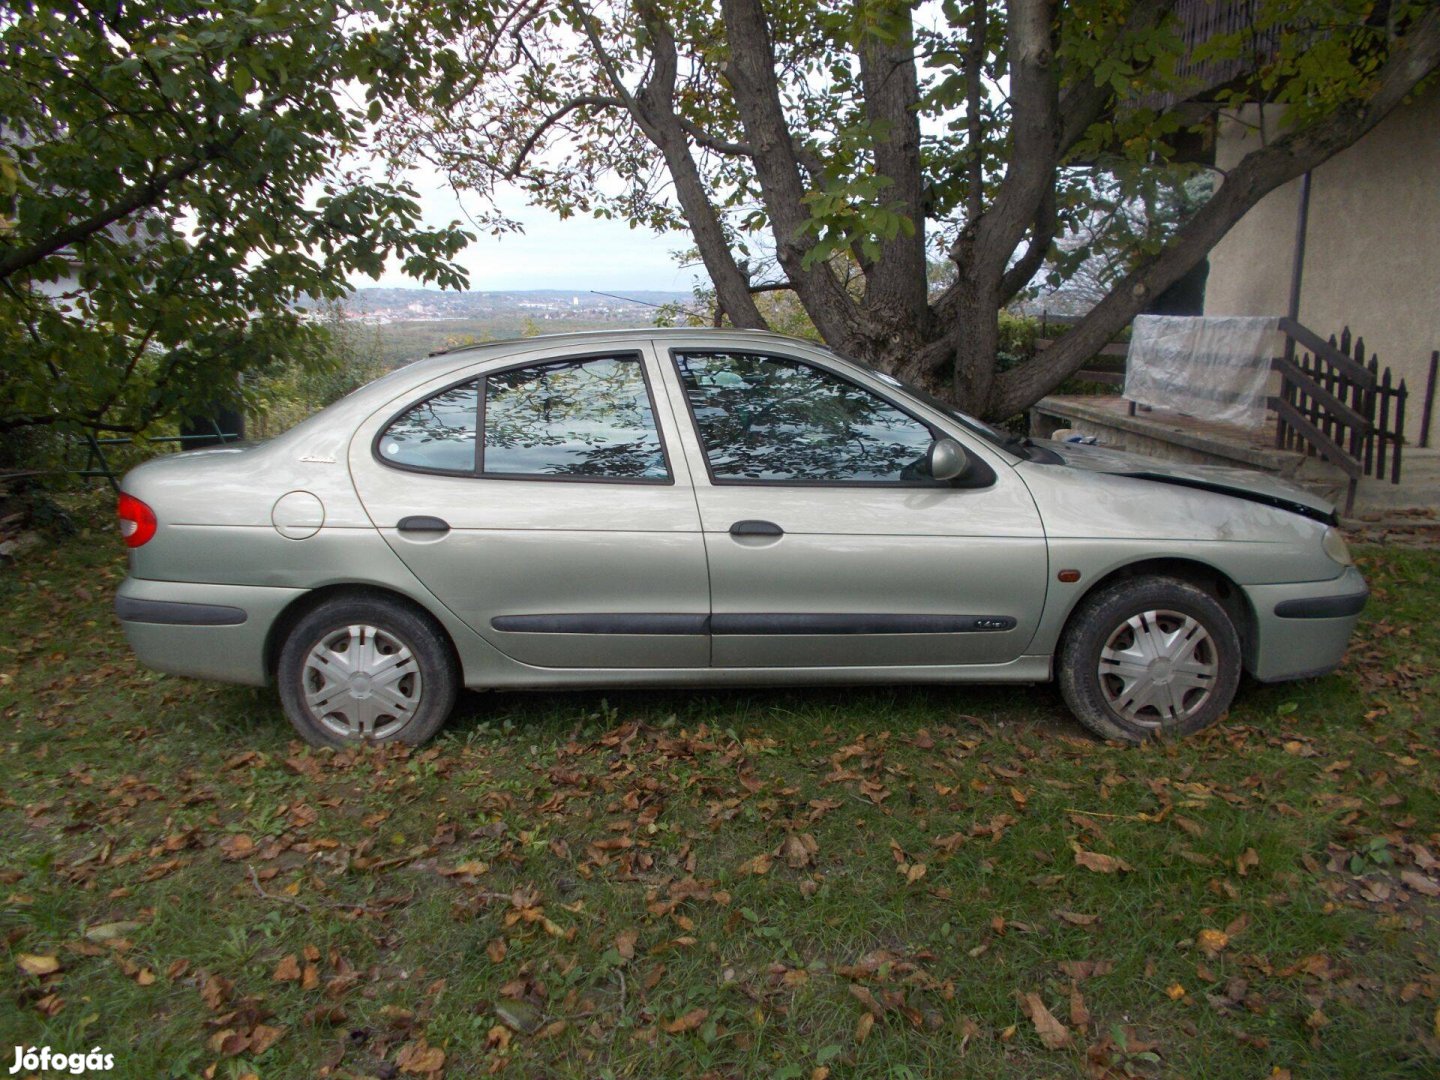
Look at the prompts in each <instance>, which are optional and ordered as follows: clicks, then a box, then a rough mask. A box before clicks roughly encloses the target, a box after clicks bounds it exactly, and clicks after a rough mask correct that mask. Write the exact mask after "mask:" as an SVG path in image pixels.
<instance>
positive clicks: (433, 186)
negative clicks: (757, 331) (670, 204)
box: [351, 172, 697, 293]
mask: <svg viewBox="0 0 1440 1080" xmlns="http://www.w3.org/2000/svg"><path fill="white" fill-rule="evenodd" d="M410 180H411V183H413V184H414V185H415V188H416V190H417V191H418V192H419V194H420V201H421V205H422V206H423V207H424V210H425V221H426V223H427V224H430V225H436V226H440V225H445V224H448V223H449V222H451V221H454V220H456V219H459V220H460V221H462V222H467V228H469V230H470V231H471V232H474V233H476V234H477V238H476V240H475V241H474V242H473V243H472V244H471V245H470V246H469V247H467V248H466V249H465V250H464V251H462V252H461V253H460V255H459V261H460V262H461V263H462V264H463V265H464V266H465V267H466V268H467V269H468V270H469V271H470V288H471V289H474V290H476V291H478V292H493V291H508V290H511V289H587V290H589V289H597V290H600V291H603V292H620V293H624V292H625V291H626V290H635V289H662V290H678V291H683V292H689V291H690V289H691V287H692V286H693V284H694V282H695V279H696V274H697V269H682V268H681V267H680V265H679V263H677V262H676V260H675V259H674V258H673V257H672V254H671V253H672V252H674V251H677V250H683V249H685V248H687V247H689V246H690V238H689V236H688V235H680V234H675V235H672V236H666V237H660V236H656V235H655V234H653V233H651V232H648V231H646V230H643V229H631V228H630V227H629V226H628V225H626V224H624V223H623V222H618V221H597V220H595V219H594V218H589V217H572V218H569V219H568V220H566V221H561V220H560V219H559V218H557V217H555V216H554V215H553V214H551V213H549V212H548V211H545V210H537V209H535V208H533V207H529V206H526V205H525V202H524V199H523V198H522V197H521V196H520V194H519V193H518V192H516V193H515V194H514V195H512V196H511V197H510V198H507V199H506V200H505V201H504V203H503V206H504V209H505V210H506V211H507V212H508V213H509V214H510V216H512V217H514V218H516V219H517V220H519V221H522V222H523V223H524V225H525V231H524V232H523V233H507V234H506V235H504V236H501V237H494V236H491V235H490V234H489V233H488V232H486V231H484V230H483V229H476V228H474V227H471V226H469V225H468V220H467V218H466V216H465V209H464V206H463V204H462V202H461V201H460V200H457V198H456V196H455V193H454V192H453V191H452V190H451V189H450V187H449V185H448V184H446V183H445V182H444V180H442V179H441V178H440V177H439V176H438V175H436V174H434V173H428V174H422V173H418V172H417V173H416V174H414V175H412V176H411V177H410ZM470 197H471V198H473V196H470ZM351 284H353V285H354V286H355V287H356V288H360V289H363V288H365V287H367V286H372V285H384V286H388V287H391V288H419V287H421V286H420V283H419V282H417V281H414V280H413V279H411V278H407V277H406V276H405V275H404V274H402V273H400V271H399V268H398V267H392V268H391V269H390V270H389V271H388V272H387V273H386V274H385V276H384V277H382V278H381V279H380V280H379V281H378V282H377V281H372V280H371V279H370V278H368V277H365V276H363V275H357V276H356V277H354V278H353V279H352V280H351Z"/></svg>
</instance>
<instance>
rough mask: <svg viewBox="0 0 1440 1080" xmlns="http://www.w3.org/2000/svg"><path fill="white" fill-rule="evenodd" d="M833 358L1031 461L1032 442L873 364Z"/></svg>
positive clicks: (992, 443)
mask: <svg viewBox="0 0 1440 1080" xmlns="http://www.w3.org/2000/svg"><path fill="white" fill-rule="evenodd" d="M832 355H835V356H836V357H837V358H838V359H841V360H844V361H845V362H846V363H847V364H854V365H855V366H856V367H858V368H861V369H863V370H864V371H865V372H866V373H867V374H870V375H873V376H874V377H875V378H877V379H879V380H880V381H881V382H883V383H886V384H888V385H890V386H893V387H895V388H896V389H899V390H904V391H905V392H906V393H907V394H909V395H910V396H911V397H914V398H918V399H919V400H921V401H923V402H924V403H925V404H926V405H929V406H930V407H931V408H932V409H934V410H935V411H936V412H940V413H944V414H945V415H946V416H948V417H949V418H950V419H951V420H954V421H955V422H956V423H957V424H960V425H961V426H962V427H964V428H965V429H966V430H967V431H970V432H972V433H974V434H975V435H978V436H980V438H982V439H984V440H985V441H986V442H988V443H989V444H990V445H992V446H995V447H998V448H999V449H1001V450H1004V451H1005V452H1006V453H1007V454H1014V455H1015V456H1016V457H1022V458H1029V457H1030V451H1029V449H1028V448H1027V442H1028V440H1026V439H1024V438H1022V437H1021V436H1019V435H1012V434H1010V433H1009V432H1008V431H1001V430H1000V429H999V428H997V427H992V426H991V425H989V424H987V423H985V421H983V420H977V419H976V418H975V417H973V416H971V415H970V414H969V413H967V412H961V411H960V410H959V409H957V408H955V406H954V405H951V404H949V403H947V402H944V401H941V400H940V399H939V398H938V397H936V396H935V395H934V394H931V393H929V392H927V391H925V390H921V389H920V388H919V387H918V386H911V385H910V384H909V383H907V382H905V381H903V380H901V379H897V378H896V377H895V376H894V375H891V374H890V373H889V372H885V371H881V370H880V369H879V368H875V367H871V366H870V365H869V364H866V363H863V362H861V361H859V360H852V359H850V358H849V357H848V356H839V354H838V353H835V354H832Z"/></svg>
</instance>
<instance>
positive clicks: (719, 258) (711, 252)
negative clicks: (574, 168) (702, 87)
mask: <svg viewBox="0 0 1440 1080" xmlns="http://www.w3.org/2000/svg"><path fill="white" fill-rule="evenodd" d="M567 6H569V8H570V10H571V15H572V17H573V18H574V19H575V20H576V21H577V22H578V23H579V24H580V25H581V26H582V27H583V29H584V33H585V36H586V38H587V40H588V41H589V42H590V47H591V49H593V50H594V52H595V55H596V58H597V59H598V60H599V62H600V65H601V67H602V68H603V69H604V71H605V74H606V77H607V78H608V79H609V81H610V84H611V85H612V86H613V87H614V88H615V92H616V93H617V94H618V95H619V96H620V97H621V99H622V100H623V101H624V103H625V106H626V108H627V109H628V110H629V112H630V115H631V116H632V117H634V119H635V123H636V124H638V125H639V127H640V130H641V131H642V132H644V134H645V137H646V138H648V139H649V140H650V141H651V143H653V144H654V145H655V147H656V148H657V149H659V151H660V153H661V154H662V155H663V156H664V158H665V167H666V169H667V170H668V171H669V173H670V179H671V181H672V182H673V183H674V184H675V196H676V198H677V199H679V201H680V208H681V210H682V211H684V214H685V219H686V221H687V222H688V223H689V225H690V232H691V234H692V235H693V237H694V239H695V246H696V248H698V249H699V252H700V259H701V261H702V262H703V263H704V264H705V270H706V272H707V273H708V274H709V275H710V281H711V282H712V283H713V284H714V286H715V300H716V304H717V306H718V307H720V308H722V309H723V310H724V311H725V312H726V314H728V315H729V316H730V319H731V321H732V322H734V323H735V325H736V326H740V327H745V328H747V329H757V330H763V329H765V325H766V324H765V319H764V317H763V316H762V315H761V314H760V309H759V308H758V307H756V306H755V298H754V297H752V296H751V295H750V290H749V281H748V280H747V279H746V277H745V275H744V274H743V273H742V272H741V270H740V267H739V265H738V264H737V263H736V262H735V256H734V254H733V253H732V252H731V250H730V240H729V237H728V236H726V234H725V226H724V224H723V223H722V222H721V220H720V215H719V214H718V213H717V212H716V210H715V207H714V205H713V204H712V203H711V202H710V193H709V192H708V191H707V190H706V188H705V181H704V179H703V178H702V177H701V175H700V169H699V167H698V166H697V165H696V164H695V157H694V155H693V154H691V152H690V144H689V143H688V142H687V141H686V138H685V136H686V131H685V127H684V125H683V124H682V123H681V120H680V118H679V117H678V116H677V115H676V113H675V79H676V72H677V68H678V66H679V60H678V56H677V52H676V47H675V35H674V34H673V33H672V32H671V30H670V27H669V24H667V23H666V22H665V21H664V20H663V19H662V18H661V17H660V14H659V11H658V10H657V9H656V7H655V6H654V4H653V3H641V4H639V5H638V8H639V12H640V17H641V19H642V21H643V22H644V23H645V27H646V30H647V31H648V32H649V35H650V42H651V57H652V61H653V70H652V71H651V74H650V77H649V79H648V80H647V81H646V83H645V85H644V86H643V87H642V88H641V89H640V91H639V93H638V94H635V93H631V92H630V90H629V89H628V88H627V87H626V86H625V83H624V80H623V79H622V78H621V73H620V68H619V65H618V64H616V63H615V61H614V59H613V58H612V57H611V56H610V55H609V53H608V52H607V51H606V49H605V46H604V43H603V42H602V41H601V40H600V35H599V34H598V33H597V32H596V30H595V26H594V24H593V22H592V21H591V19H590V16H589V14H588V13H587V12H586V11H585V10H584V9H583V8H582V7H581V6H580V5H579V4H577V3H575V0H569V3H568V5H567Z"/></svg>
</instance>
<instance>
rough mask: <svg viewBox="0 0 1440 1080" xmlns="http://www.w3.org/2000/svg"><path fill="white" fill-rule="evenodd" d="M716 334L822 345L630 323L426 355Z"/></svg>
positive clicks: (769, 334)
mask: <svg viewBox="0 0 1440 1080" xmlns="http://www.w3.org/2000/svg"><path fill="white" fill-rule="evenodd" d="M696 336H699V337H715V338H727V337H736V338H740V339H743V340H746V341H755V340H757V339H769V340H772V341H789V342H797V343H799V344H802V345H810V346H812V347H814V346H819V347H820V348H824V346H823V345H821V344H820V342H817V341H811V340H809V339H807V338H801V337H794V336H792V335H790V334H777V333H775V332H774V331H773V330H748V329H741V328H737V327H709V326H641V327H629V328H624V329H620V328H617V329H614V330H572V331H570V332H569V333H564V334H537V335H535V336H533V337H513V338H503V339H501V340H498V341H478V342H475V343H473V344H470V345H456V346H455V347H453V348H449V349H436V350H435V351H434V352H432V353H427V354H426V355H427V356H454V355H455V354H456V353H464V352H482V351H485V350H488V349H495V350H499V349H501V348H505V347H509V346H515V345H525V346H531V347H535V346H540V347H544V346H548V345H566V344H571V343H573V344H577V345H584V344H594V343H596V342H602V341H626V340H632V339H635V338H640V339H649V338H662V339H663V338H667V337H696Z"/></svg>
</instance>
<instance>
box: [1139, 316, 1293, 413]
mask: <svg viewBox="0 0 1440 1080" xmlns="http://www.w3.org/2000/svg"><path fill="white" fill-rule="evenodd" d="M1279 325H1280V319H1279V317H1278V316H1269V315H1261V316H1249V315H1245V316H1240V315H1237V316H1224V317H1220V318H1199V317H1195V316H1184V315H1138V316H1136V318H1135V325H1134V329H1133V332H1132V334H1131V337H1130V351H1129V353H1128V354H1127V356H1126V358H1125V397H1126V398H1128V399H1129V400H1130V401H1133V402H1135V403H1136V404H1138V405H1149V406H1150V407H1152V408H1157V409H1171V410H1174V411H1175V412H1182V413H1186V414H1188V415H1190V416H1197V417H1199V418H1201V419H1203V420H1214V421H1217V422H1220V423H1227V424H1241V425H1243V426H1245V427H1259V426H1260V425H1261V424H1263V423H1264V422H1265V398H1266V396H1267V392H1268V388H1269V382H1270V361H1271V358H1272V357H1274V356H1276V355H1277V354H1278V353H1279V351H1280V350H1279V337H1278V335H1279Z"/></svg>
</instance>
